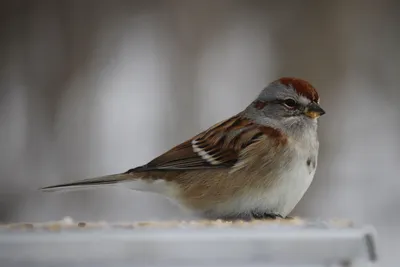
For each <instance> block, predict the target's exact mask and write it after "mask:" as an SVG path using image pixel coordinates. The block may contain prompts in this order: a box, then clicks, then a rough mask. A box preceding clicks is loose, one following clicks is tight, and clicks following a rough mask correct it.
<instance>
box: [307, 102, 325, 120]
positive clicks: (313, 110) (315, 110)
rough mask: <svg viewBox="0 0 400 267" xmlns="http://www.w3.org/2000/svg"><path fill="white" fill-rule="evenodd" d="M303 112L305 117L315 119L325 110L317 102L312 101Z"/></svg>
mask: <svg viewBox="0 0 400 267" xmlns="http://www.w3.org/2000/svg"><path fill="white" fill-rule="evenodd" d="M304 114H305V115H306V116H307V117H310V118H312V119H315V118H318V117H320V116H322V115H324V114H325V111H324V110H323V109H322V108H321V107H320V106H319V105H318V104H317V103H315V102H313V103H311V104H309V105H308V106H307V107H306V108H305V110H304Z"/></svg>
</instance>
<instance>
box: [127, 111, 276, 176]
mask: <svg viewBox="0 0 400 267" xmlns="http://www.w3.org/2000/svg"><path fill="white" fill-rule="evenodd" d="M265 128H266V127H263V126H259V125H257V124H255V123H253V122H252V121H251V120H249V119H247V118H243V117H241V116H240V115H237V116H234V117H232V118H230V119H228V120H225V121H223V122H221V123H218V124H216V125H214V126H212V127H211V128H209V129H208V130H206V131H204V132H202V133H200V134H198V135H197V136H195V137H194V138H192V139H190V140H188V141H186V142H184V143H182V144H180V145H178V146H176V147H174V148H172V149H171V150H169V151H167V152H166V153H164V154H162V155H161V156H159V157H157V158H155V159H154V160H152V161H151V162H149V163H148V164H146V165H144V166H141V167H138V168H136V169H133V170H131V171H150V170H195V169H213V168H229V167H232V166H233V165H235V163H236V162H237V160H238V158H239V155H240V152H241V151H242V150H243V149H245V148H246V147H247V146H249V145H250V144H252V143H254V142H257V141H258V140H259V139H260V138H261V137H262V135H264V134H266V129H265ZM268 129H269V128H268Z"/></svg>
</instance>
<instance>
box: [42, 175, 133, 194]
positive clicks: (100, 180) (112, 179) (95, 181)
mask: <svg viewBox="0 0 400 267" xmlns="http://www.w3.org/2000/svg"><path fill="white" fill-rule="evenodd" d="M132 178H133V177H132V175H131V174H126V173H121V174H112V175H106V176H101V177H95V178H89V179H85V180H80V181H75V182H70V183H64V184H58V185H52V186H47V187H42V188H40V190H41V191H44V192H54V191H77V190H86V189H90V188H94V187H103V186H110V185H116V184H118V183H120V182H124V181H129V180H130V179H132Z"/></svg>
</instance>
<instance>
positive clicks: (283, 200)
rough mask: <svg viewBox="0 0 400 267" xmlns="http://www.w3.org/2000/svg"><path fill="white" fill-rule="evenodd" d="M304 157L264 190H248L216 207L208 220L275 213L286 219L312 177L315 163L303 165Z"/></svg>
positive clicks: (305, 161)
mask: <svg viewBox="0 0 400 267" xmlns="http://www.w3.org/2000/svg"><path fill="white" fill-rule="evenodd" d="M307 163H308V162H307V158H305V159H304V161H299V163H298V164H297V165H295V166H291V168H290V169H288V170H287V171H286V172H283V173H282V174H281V175H280V177H279V178H278V179H277V180H276V182H275V183H274V184H273V185H272V186H270V187H268V188H257V189H251V191H249V192H247V193H246V194H244V195H239V196H235V197H233V198H232V199H231V200H230V201H228V202H225V203H221V204H219V205H216V206H215V207H214V208H213V210H212V211H209V215H211V217H213V216H215V217H220V216H225V215H226V216H227V217H230V216H232V217H235V215H241V214H249V213H251V212H252V211H259V212H262V213H273V214H279V215H281V216H283V217H286V216H287V215H288V214H289V213H290V212H291V211H292V210H293V209H294V207H295V206H296V205H297V203H298V202H299V201H300V200H301V198H302V197H303V195H304V193H305V192H306V191H307V189H308V188H309V186H310V184H311V182H312V180H313V178H314V174H315V170H316V162H315V161H313V162H310V164H307Z"/></svg>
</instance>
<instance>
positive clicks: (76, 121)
mask: <svg viewBox="0 0 400 267" xmlns="http://www.w3.org/2000/svg"><path fill="white" fill-rule="evenodd" d="M399 14H400V1H395V0H381V1H361V0H341V1H320V0H305V1H228V0H216V1H212V0H203V1H200V0H198V1H194V0H188V1H183V0H181V1H178V0H170V1H168V0H165V1H162V0H159V1H132V0H131V1H128V0H125V1H123V0H121V1H78V0H75V1H61V0H60V1H33V0H31V1H11V0H10V1H4V0H3V1H2V2H1V3H0V22H1V24H0V25H1V27H0V222H13V221H33V222H34V221H46V220H58V219H62V218H63V217H64V216H71V217H72V218H73V219H75V220H96V221H98V220H108V221H117V220H118V221H128V220H149V219H155V220H159V219H175V218H181V217H182V216H183V214H182V212H181V211H180V210H179V209H178V208H177V207H175V206H173V205H172V204H170V203H169V202H167V201H166V200H165V199H164V198H162V197H159V196H157V195H152V194H146V193H140V192H132V191H129V190H123V189H112V188H110V189H104V190H97V191H86V192H85V191H81V192H74V193H68V194H43V193H40V192H38V191H37V190H36V189H37V188H38V187H41V186H45V185H51V184H54V183H59V182H65V181H71V180H75V179H81V178H87V177H91V176H97V175H104V174H109V173H115V172H121V171H125V170H127V169H129V168H131V167H134V166H137V165H141V164H144V163H146V162H147V161H149V160H151V159H152V158H153V157H155V156H157V155H158V154H160V153H162V152H164V151H166V150H167V149H169V148H171V147H172V146H174V145H175V144H178V143H180V142H182V141H185V140H186V139H187V138H189V137H191V136H192V135H194V134H196V133H198V132H199V131H201V130H204V129H206V128H208V127H209V126H211V125H212V124H213V123H215V122H217V121H219V120H221V119H224V118H227V117H229V116H231V115H233V114H234V113H236V112H238V111H240V110H241V109H243V108H244V107H245V106H246V105H247V104H249V103H250V101H252V100H253V99H254V98H255V97H256V95H257V94H258V93H259V92H260V91H261V89H262V88H263V87H264V86H265V85H266V84H267V83H269V82H271V81H272V80H275V79H277V78H279V77H280V76H297V77H301V78H304V79H306V80H309V81H310V82H311V83H312V84H313V85H314V86H315V87H316V88H317V89H318V90H319V92H320V95H321V103H322V106H323V107H324V109H325V110H326V111H327V114H326V115H324V116H323V117H322V118H321V120H320V128H319V136H320V140H321V150H320V158H319V168H318V171H317V174H316V177H315V180H314V182H313V184H312V185H311V188H310V189H309V191H308V192H307V194H306V195H305V197H304V198H303V199H302V201H301V202H300V204H299V205H298V207H297V208H296V210H295V211H294V212H293V214H292V215H297V216H302V217H313V218H349V219H352V220H354V221H356V222H358V223H361V224H373V225H375V227H376V228H377V229H378V231H379V242H380V245H381V246H382V247H381V250H382V251H381V252H382V254H383V265H382V266H390V264H392V266H394V265H393V264H395V258H396V256H397V255H396V254H395V252H396V251H397V252H398V249H397V245H399V243H400V242H398V240H399V238H400V228H399V224H400V207H399V206H400V194H399V189H400V177H399V171H400V134H399V132H400V106H399V97H400V91H399V88H398V87H399V86H398V80H397V79H398V78H399V77H400V68H399V64H400V51H399V47H400V30H399V29H400V15H399Z"/></svg>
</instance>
